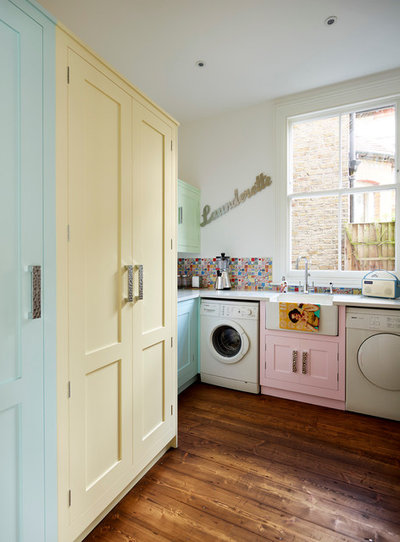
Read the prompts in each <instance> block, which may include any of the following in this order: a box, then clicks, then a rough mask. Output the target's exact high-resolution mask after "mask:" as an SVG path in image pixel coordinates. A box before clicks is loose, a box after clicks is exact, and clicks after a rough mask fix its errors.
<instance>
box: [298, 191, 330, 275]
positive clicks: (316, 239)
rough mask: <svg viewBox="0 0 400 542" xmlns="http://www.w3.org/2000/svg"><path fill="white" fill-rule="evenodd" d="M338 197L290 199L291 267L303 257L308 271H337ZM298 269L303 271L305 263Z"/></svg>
mask: <svg viewBox="0 0 400 542" xmlns="http://www.w3.org/2000/svg"><path fill="white" fill-rule="evenodd" d="M338 228H339V196H324V197H314V198H312V197H310V198H303V199H293V200H292V202H291V247H292V253H291V266H292V269H296V260H297V258H298V257H299V256H306V258H307V259H308V261H309V262H311V269H334V270H337V269H338V254H339V229H338ZM299 268H302V269H304V262H303V261H302V262H301V265H300V266H299Z"/></svg>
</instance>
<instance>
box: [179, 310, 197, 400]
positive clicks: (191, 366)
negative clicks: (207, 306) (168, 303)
mask: <svg viewBox="0 0 400 542" xmlns="http://www.w3.org/2000/svg"><path fill="white" fill-rule="evenodd" d="M198 336H199V300H198V299H189V300H187V301H180V302H179V303H178V392H179V393H180V392H181V391H183V390H184V389H185V388H187V387H188V386H189V385H190V384H191V383H192V382H194V380H196V378H197V373H198V363H199V347H198Z"/></svg>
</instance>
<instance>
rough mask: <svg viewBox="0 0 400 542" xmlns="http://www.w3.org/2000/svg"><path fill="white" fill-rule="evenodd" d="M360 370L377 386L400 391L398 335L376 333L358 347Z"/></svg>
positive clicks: (399, 339) (399, 346)
mask: <svg viewBox="0 0 400 542" xmlns="http://www.w3.org/2000/svg"><path fill="white" fill-rule="evenodd" d="M357 361H358V366H359V368H360V371H361V372H362V374H363V375H364V376H365V378H366V379H367V380H369V381H370V382H371V383H372V384H375V386H378V388H382V389H384V390H390V391H400V336H399V335H394V334H393V333H378V334H377V335H372V337H369V338H368V339H366V340H365V341H364V342H363V343H362V344H361V346H360V348H359V349H358V356H357Z"/></svg>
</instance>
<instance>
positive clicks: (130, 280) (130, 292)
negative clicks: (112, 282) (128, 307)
mask: <svg viewBox="0 0 400 542" xmlns="http://www.w3.org/2000/svg"><path fill="white" fill-rule="evenodd" d="M125 269H126V270H127V271H128V297H126V298H125V301H127V302H128V303H133V265H126V266H125Z"/></svg>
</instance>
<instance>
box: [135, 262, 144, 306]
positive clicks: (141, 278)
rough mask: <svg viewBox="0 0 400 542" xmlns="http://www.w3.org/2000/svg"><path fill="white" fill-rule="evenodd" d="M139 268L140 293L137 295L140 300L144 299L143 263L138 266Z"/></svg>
mask: <svg viewBox="0 0 400 542" xmlns="http://www.w3.org/2000/svg"><path fill="white" fill-rule="evenodd" d="M137 268H138V270H139V294H138V295H137V296H136V299H137V300H138V301H141V300H142V299H143V265H138V266H137Z"/></svg>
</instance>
